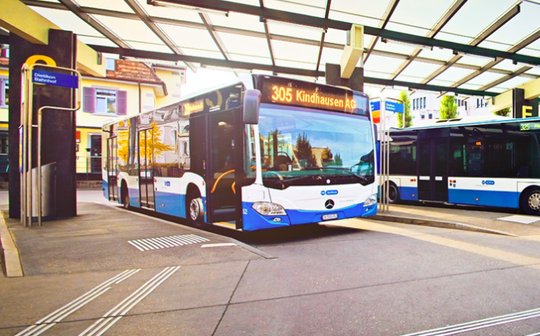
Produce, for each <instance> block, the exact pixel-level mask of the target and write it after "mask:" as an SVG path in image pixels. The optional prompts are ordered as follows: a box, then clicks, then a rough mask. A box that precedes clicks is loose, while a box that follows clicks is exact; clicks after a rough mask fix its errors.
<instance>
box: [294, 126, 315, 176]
mask: <svg viewBox="0 0 540 336" xmlns="http://www.w3.org/2000/svg"><path fill="white" fill-rule="evenodd" d="M296 157H297V158H298V160H300V162H302V163H303V164H302V165H303V166H304V167H305V168H314V167H317V160H316V159H315V156H314V155H313V150H312V148H311V143H310V142H309V139H308V137H307V134H305V133H302V134H300V135H298V138H296Z"/></svg>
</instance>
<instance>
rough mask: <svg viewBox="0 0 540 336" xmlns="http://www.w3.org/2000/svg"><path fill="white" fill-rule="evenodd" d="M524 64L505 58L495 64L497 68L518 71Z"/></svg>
mask: <svg viewBox="0 0 540 336" xmlns="http://www.w3.org/2000/svg"><path fill="white" fill-rule="evenodd" d="M522 66H523V64H521V63H518V64H514V63H513V62H512V61H511V60H504V61H502V62H501V63H499V64H497V65H495V66H494V68H495V69H502V70H508V71H516V70H518V69H520V68H521V67H522Z"/></svg>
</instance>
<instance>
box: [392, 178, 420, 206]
mask: <svg viewBox="0 0 540 336" xmlns="http://www.w3.org/2000/svg"><path fill="white" fill-rule="evenodd" d="M390 181H392V182H394V184H395V185H396V186H397V187H398V190H399V199H400V200H402V201H418V179H417V177H416V176H406V175H398V176H396V175H391V176H390Z"/></svg>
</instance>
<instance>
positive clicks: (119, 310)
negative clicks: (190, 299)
mask: <svg viewBox="0 0 540 336" xmlns="http://www.w3.org/2000/svg"><path fill="white" fill-rule="evenodd" d="M179 269H180V266H175V267H166V268H165V269H164V270H162V271H161V272H159V273H158V274H156V275H155V276H154V277H153V278H152V279H150V280H148V281H147V282H146V283H144V285H142V286H141V287H139V289H137V290H136V291H135V292H133V293H131V295H129V296H128V297H127V298H125V299H124V300H122V302H120V303H119V304H117V305H116V306H114V307H113V308H112V309H111V310H109V311H108V312H107V313H105V315H103V317H102V318H100V319H99V320H97V321H96V322H94V323H93V324H92V325H91V326H90V327H88V328H86V329H85V330H84V331H83V332H82V333H80V334H79V336H100V335H103V334H104V333H105V332H106V331H107V330H109V329H110V328H111V327H112V326H113V325H114V324H115V323H116V322H118V320H120V319H121V318H122V316H124V315H125V314H127V313H128V312H129V311H130V310H131V308H133V307H134V306H135V305H136V304H138V303H139V302H141V301H142V300H143V299H144V298H145V297H147V296H148V295H149V294H150V293H152V292H153V291H154V289H156V288H157V287H158V286H159V285H161V284H162V283H163V282H164V281H165V280H167V279H168V278H169V277H170V276H171V275H173V274H174V273H175V272H176V271H178V270H179Z"/></svg>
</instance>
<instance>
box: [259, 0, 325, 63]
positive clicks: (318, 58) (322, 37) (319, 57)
mask: <svg viewBox="0 0 540 336" xmlns="http://www.w3.org/2000/svg"><path fill="white" fill-rule="evenodd" d="M261 3H262V0H261ZM331 6H332V0H327V1H326V9H325V11H324V18H325V19H328V15H330V7H331ZM325 38H326V29H325V30H323V32H322V34H321V42H320V43H319V54H318V55H317V65H316V66H315V70H319V67H320V65H321V57H322V52H323V48H324V39H325Z"/></svg>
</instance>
